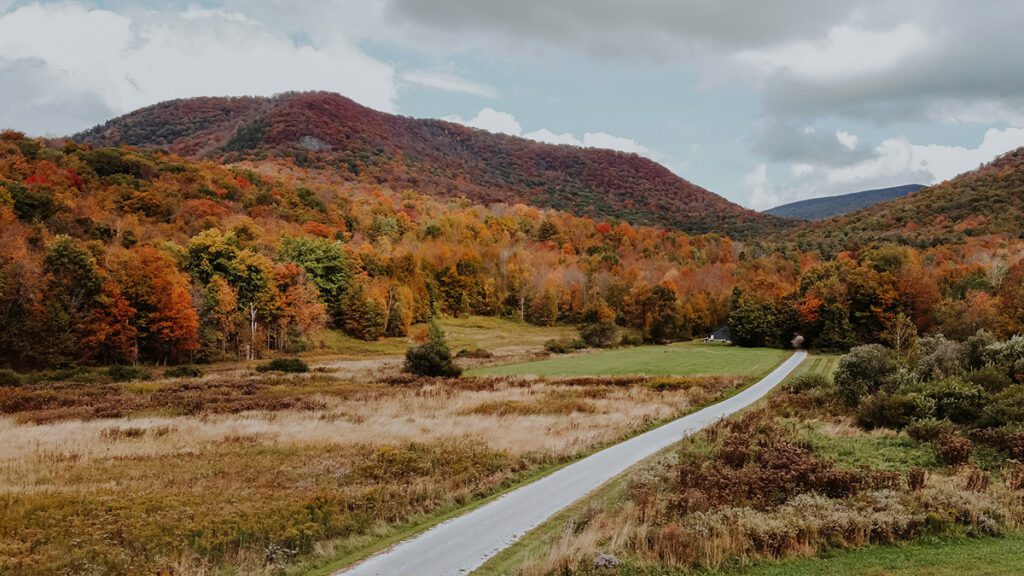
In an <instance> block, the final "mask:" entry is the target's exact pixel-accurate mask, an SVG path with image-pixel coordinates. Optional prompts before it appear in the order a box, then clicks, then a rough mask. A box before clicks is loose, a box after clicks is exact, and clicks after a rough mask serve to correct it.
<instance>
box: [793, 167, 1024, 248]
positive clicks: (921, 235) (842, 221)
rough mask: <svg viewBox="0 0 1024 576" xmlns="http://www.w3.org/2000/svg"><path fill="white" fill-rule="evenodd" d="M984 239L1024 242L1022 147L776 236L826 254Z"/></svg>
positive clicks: (920, 246) (927, 245)
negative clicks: (890, 197) (905, 193)
mask: <svg viewBox="0 0 1024 576" xmlns="http://www.w3.org/2000/svg"><path fill="white" fill-rule="evenodd" d="M985 236H996V237H1007V238H1024V148H1018V149H1016V150H1013V151H1011V152H1007V153H1006V154H1003V155H1002V156H999V157H998V158H996V159H995V160H993V161H992V162H990V163H988V164H986V165H984V166H981V167H980V168H978V169H976V170H972V171H970V172H965V173H963V174H961V175H959V176H957V177H956V178H952V179H950V180H947V181H945V182H942V183H939V184H936V185H934V186H930V187H928V188H923V189H921V190H919V191H918V192H916V193H914V194H911V195H909V196H906V197H903V198H898V199H896V200H891V201H889V202H883V203H881V204H876V205H874V206H871V207H869V208H864V209H862V210H858V211H855V212H850V213H848V214H844V215H842V216H837V217H835V218H831V219H829V220H823V221H817V222H809V223H807V224H805V225H804V226H803V227H802V228H801V229H799V230H797V231H795V232H790V233H787V234H785V235H781V234H779V235H776V237H777V238H778V239H780V240H786V241H790V240H793V241H796V243H797V244H798V245H799V246H800V247H801V248H803V249H818V250H821V251H823V252H825V253H835V252H838V251H843V250H855V249H858V248H861V247H864V246H868V245H871V244H878V243H881V242H893V243H897V244H904V245H908V246H913V247H917V248H928V247H932V246H937V245H941V244H958V243H961V242H964V241H966V240H968V239H970V238H974V237H985Z"/></svg>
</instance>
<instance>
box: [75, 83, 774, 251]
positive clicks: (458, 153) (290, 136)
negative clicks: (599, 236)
mask: <svg viewBox="0 0 1024 576" xmlns="http://www.w3.org/2000/svg"><path fill="white" fill-rule="evenodd" d="M73 138H74V139H75V140H77V141H79V142H83V143H89V144H94V145H98V146H118V145H131V146H145V147H162V148H166V149H168V150H169V151H171V152H174V153H176V154H180V155H184V156H188V157H191V158H210V159H215V160H218V161H222V162H228V163H230V162H235V161H242V160H248V161H276V160H281V159H291V161H293V162H294V163H295V164H296V165H298V166H300V167H305V168H311V169H328V170H331V171H333V172H336V173H337V174H339V175H341V176H342V177H343V178H344V179H346V180H350V181H359V182H366V183H372V184H383V185H387V186H389V187H391V188H392V189H395V190H404V189H413V190H415V191H417V192H420V193H424V194H429V195H432V196H439V197H448V198H452V197H459V196H464V197H466V198H467V199H469V200H471V201H472V202H474V203H481V204H490V203H494V202H506V203H516V202H522V203H527V204H531V205H534V206H540V207H550V208H556V209H559V210H565V211H568V212H571V213H573V214H576V215H582V216H593V217H595V218H601V219H621V220H625V221H628V222H630V223H633V224H641V225H658V226H664V227H670V228H674V229H678V230H682V231H686V232H694V233H702V232H719V233H727V234H730V235H733V236H737V237H747V236H751V235H755V234H759V233H761V232H764V231H769V230H778V229H781V228H784V227H786V226H787V223H786V222H784V221H782V220H779V219H776V218H774V217H771V216H766V215H763V214H759V213H757V212H754V211H751V210H747V209H745V208H743V207H741V206H738V205H736V204H733V203H731V202H729V201H728V200H726V199H724V198H722V197H720V196H718V195H716V194H713V193H711V192H709V191H708V190H705V189H703V188H701V187H699V186H696V185H694V184H692V183H690V182H687V181H686V180H684V179H682V178H680V177H678V176H676V175H675V174H673V173H672V172H671V171H669V170H668V169H666V168H665V167H664V166H661V165H660V164H658V163H656V162H653V161H651V160H649V159H647V158H643V157H641V156H638V155H636V154H626V153H622V152H616V151H612V150H603V149H595V148H580V147H575V146H566V145H560V146H559V145H551V144H542V143H538V142H535V141H532V140H526V139H523V138H517V137H513V136H506V135H501V134H491V133H489V132H486V131H482V130H476V129H473V128H468V127H465V126H462V125H459V124H453V123H450V122H444V121H441V120H420V119H413V118H407V117H403V116H396V115H392V114H385V113H382V112H378V111H375V110H372V109H369V108H366V107H364V106H360V105H359V104H356V103H355V102H353V101H352V100H349V99H348V98H345V97H343V96H340V95H337V94H331V93H290V94H284V95H279V96H275V97H273V98H255V97H245V98H192V99H185V100H173V101H169V102H164V103H161V104H156V105H154V106H150V107H147V108H143V109H140V110H137V111H135V112H132V113H130V114H127V115H125V116H122V117H119V118H115V119H113V120H110V121H108V122H107V123H106V124H103V125H101V126H97V127H95V128H93V129H91V130H88V131H86V132H83V133H80V134H77V135H75V136H74V137H73Z"/></svg>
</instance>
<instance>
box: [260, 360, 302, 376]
mask: <svg viewBox="0 0 1024 576" xmlns="http://www.w3.org/2000/svg"><path fill="white" fill-rule="evenodd" d="M256 370H257V371H259V372H296V373H300V372H309V365H308V364H306V363H305V362H303V361H302V360H301V359H300V358H274V359H273V360H271V361H270V362H266V363H263V364H260V365H259V366H257V367H256Z"/></svg>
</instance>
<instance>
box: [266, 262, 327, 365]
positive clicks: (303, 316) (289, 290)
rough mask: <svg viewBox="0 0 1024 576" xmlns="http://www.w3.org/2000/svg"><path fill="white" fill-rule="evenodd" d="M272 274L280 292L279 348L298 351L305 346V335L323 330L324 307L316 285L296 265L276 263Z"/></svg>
mask: <svg viewBox="0 0 1024 576" xmlns="http://www.w3.org/2000/svg"><path fill="white" fill-rule="evenodd" d="M274 275H275V281H276V282H277V290H278V292H280V294H281V313H280V315H279V316H278V320H277V322H278V339H279V340H280V347H281V348H282V349H284V350H287V351H289V352H299V351H302V350H304V349H305V348H306V347H307V346H308V341H307V338H308V335H310V334H312V333H315V332H317V331H319V330H321V329H323V327H324V323H325V322H326V320H327V313H326V309H325V307H324V304H323V303H322V302H321V301H320V294H319V292H317V289H316V286H314V285H313V284H312V282H310V281H309V278H307V277H306V273H305V272H304V271H303V270H302V268H299V267H298V266H297V265H296V264H279V265H278V266H277V267H276V269H275V270H274Z"/></svg>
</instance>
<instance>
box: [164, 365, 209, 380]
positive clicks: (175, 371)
mask: <svg viewBox="0 0 1024 576" xmlns="http://www.w3.org/2000/svg"><path fill="white" fill-rule="evenodd" d="M202 375H203V370H202V368H199V367H198V366H175V367H173V368H168V369H167V370H164V376H165V377H167V378H199V377H200V376H202Z"/></svg>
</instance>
